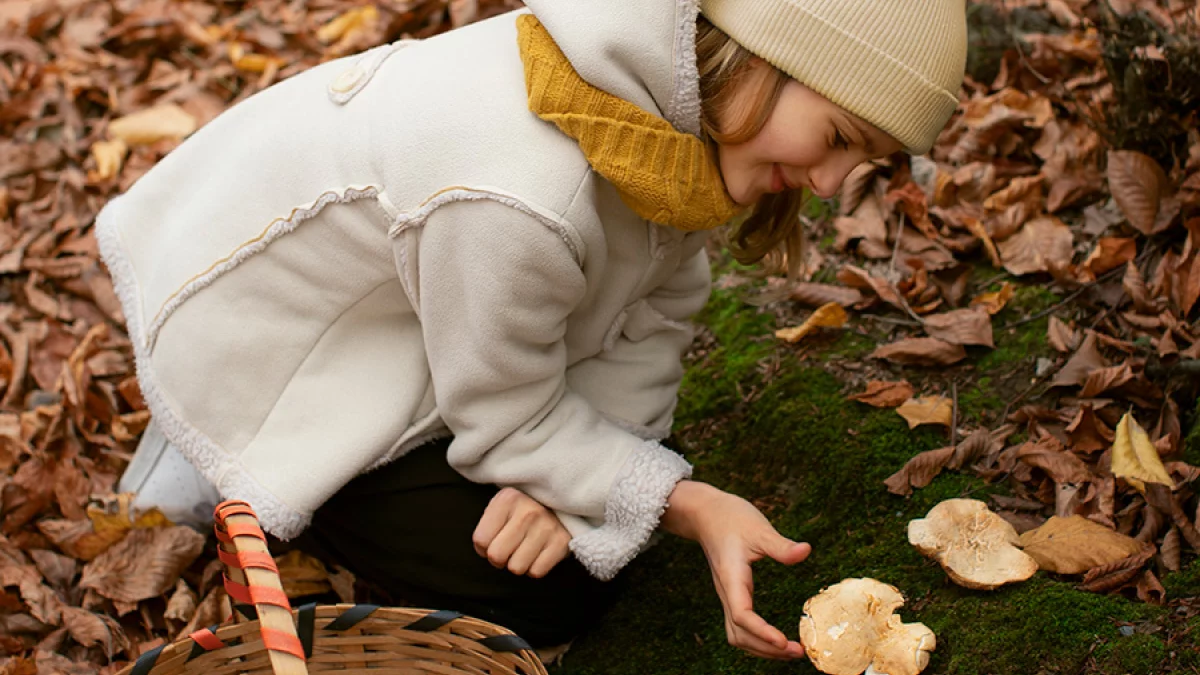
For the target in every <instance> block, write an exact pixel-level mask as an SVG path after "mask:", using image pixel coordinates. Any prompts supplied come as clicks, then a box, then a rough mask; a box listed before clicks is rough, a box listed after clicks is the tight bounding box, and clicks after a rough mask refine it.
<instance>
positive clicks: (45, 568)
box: [29, 548, 79, 587]
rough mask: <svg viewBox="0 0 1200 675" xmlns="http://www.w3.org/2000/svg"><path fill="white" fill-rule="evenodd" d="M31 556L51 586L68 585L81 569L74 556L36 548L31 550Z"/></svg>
mask: <svg viewBox="0 0 1200 675" xmlns="http://www.w3.org/2000/svg"><path fill="white" fill-rule="evenodd" d="M29 557H30V558H33V562H34V564H35V565H37V568H38V572H41V574H42V576H43V577H45V579H46V581H47V582H49V583H50V585H51V586H58V587H65V586H67V584H69V583H70V582H71V580H72V579H74V578H75V573H76V572H78V571H79V564H78V563H76V562H75V559H74V558H68V557H67V556H65V555H59V554H57V553H55V552H54V551H47V550H45V549H40V548H35V549H33V550H31V551H29Z"/></svg>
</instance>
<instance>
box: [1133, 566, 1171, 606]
mask: <svg viewBox="0 0 1200 675" xmlns="http://www.w3.org/2000/svg"><path fill="white" fill-rule="evenodd" d="M1134 588H1135V589H1136V591H1137V597H1138V600H1141V601H1142V602H1144V603H1146V604H1149V605H1162V604H1164V601H1165V600H1166V597H1167V589H1165V588H1163V585H1162V583H1160V582H1159V580H1158V577H1157V576H1155V574H1154V572H1152V571H1150V570H1144V571H1143V572H1142V575H1141V576H1140V577H1138V580H1137V583H1136V584H1135V585H1134Z"/></svg>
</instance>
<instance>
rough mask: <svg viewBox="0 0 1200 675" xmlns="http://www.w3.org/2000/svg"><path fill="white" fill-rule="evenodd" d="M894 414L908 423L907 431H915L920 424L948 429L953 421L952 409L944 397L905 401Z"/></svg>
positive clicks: (926, 397)
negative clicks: (935, 425) (936, 425)
mask: <svg viewBox="0 0 1200 675" xmlns="http://www.w3.org/2000/svg"><path fill="white" fill-rule="evenodd" d="M896 412H897V413H898V414H899V415H900V416H901V417H903V418H904V421H905V422H908V428H909V429H915V428H917V427H919V426H921V425H922V424H940V425H942V426H947V427H948V426H950V423H951V422H952V421H953V420H952V417H953V414H954V407H953V404H952V403H951V402H950V399H948V398H946V397H945V396H922V397H921V398H914V399H909V400H908V401H905V402H904V405H901V406H900V407H899V408H897V409H896Z"/></svg>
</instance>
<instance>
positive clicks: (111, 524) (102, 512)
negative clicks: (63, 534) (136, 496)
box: [87, 493, 171, 534]
mask: <svg viewBox="0 0 1200 675" xmlns="http://www.w3.org/2000/svg"><path fill="white" fill-rule="evenodd" d="M132 507H133V495H132V494H128V493H127V494H120V495H114V496H112V497H110V498H107V499H104V500H102V501H98V502H95V503H92V504H89V505H88V508H87V515H88V519H89V520H91V521H92V529H93V530H95V531H96V534H105V533H109V532H112V533H116V532H124V531H125V530H132V529H142V528H150V527H158V526H160V525H170V524H171V521H170V520H169V519H167V517H166V516H164V515H163V514H162V511H159V510H158V509H157V508H154V509H150V510H149V511H146V512H145V513H140V514H136V518H135V517H134V513H133V511H132Z"/></svg>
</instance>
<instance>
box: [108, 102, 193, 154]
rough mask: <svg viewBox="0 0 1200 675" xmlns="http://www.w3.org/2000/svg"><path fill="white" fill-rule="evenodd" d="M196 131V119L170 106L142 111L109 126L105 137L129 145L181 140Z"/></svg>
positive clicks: (172, 105) (169, 104)
mask: <svg viewBox="0 0 1200 675" xmlns="http://www.w3.org/2000/svg"><path fill="white" fill-rule="evenodd" d="M195 130H196V118H194V117H192V116H191V115H190V114H189V113H188V112H187V111H186V110H184V109H183V108H180V107H179V106H177V105H175V104H173V103H168V104H165V105H159V106H155V107H153V108H148V109H146V110H141V111H138V112H135V113H133V114H131V115H126V116H125V117H122V118H120V119H115V120H113V121H112V122H109V123H108V135H109V136H111V137H113V138H115V139H117V140H120V141H123V142H125V143H127V144H129V145H150V144H152V143H157V142H159V141H161V140H166V139H180V138H184V137H186V136H188V135H190V134H191V133H192V132H193V131H195Z"/></svg>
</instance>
